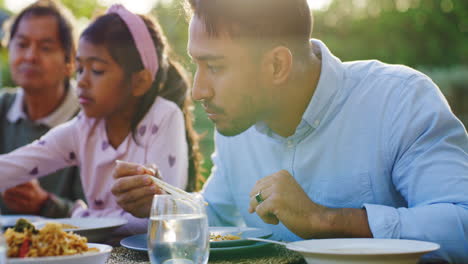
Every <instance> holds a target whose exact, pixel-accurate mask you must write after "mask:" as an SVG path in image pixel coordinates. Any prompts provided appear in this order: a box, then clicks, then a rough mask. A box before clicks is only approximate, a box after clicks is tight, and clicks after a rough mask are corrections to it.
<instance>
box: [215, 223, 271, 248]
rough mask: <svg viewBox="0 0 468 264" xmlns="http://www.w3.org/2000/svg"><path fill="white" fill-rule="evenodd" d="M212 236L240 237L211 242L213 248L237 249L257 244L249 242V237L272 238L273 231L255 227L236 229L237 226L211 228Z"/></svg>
mask: <svg viewBox="0 0 468 264" xmlns="http://www.w3.org/2000/svg"><path fill="white" fill-rule="evenodd" d="M209 231H210V235H222V236H225V235H233V236H239V239H236V240H222V241H211V242H210V247H211V248H219V247H236V246H245V245H249V244H255V243H256V242H255V241H252V240H247V238H248V237H255V238H268V237H270V236H271V234H272V233H271V231H270V230H268V229H261V228H253V227H235V226H225V227H224V226H210V228H209Z"/></svg>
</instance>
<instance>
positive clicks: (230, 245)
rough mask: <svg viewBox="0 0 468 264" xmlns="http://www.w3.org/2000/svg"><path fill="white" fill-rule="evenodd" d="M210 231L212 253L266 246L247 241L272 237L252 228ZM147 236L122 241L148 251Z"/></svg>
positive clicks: (140, 235) (264, 230) (269, 232)
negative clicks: (251, 238)
mask: <svg viewBox="0 0 468 264" xmlns="http://www.w3.org/2000/svg"><path fill="white" fill-rule="evenodd" d="M209 231H210V249H211V251H220V250H224V249H226V250H231V251H232V250H236V248H237V247H239V248H244V247H248V246H253V245H257V246H259V245H260V244H262V245H263V244H265V243H259V242H257V241H252V240H247V239H246V238H247V237H257V238H267V237H270V236H271V234H272V233H271V231H269V230H266V229H260V228H252V227H232V226H230V227H209ZM146 236H147V235H146V234H138V235H133V236H129V237H126V238H124V239H122V240H121V241H120V245H122V246H123V247H126V248H129V249H133V250H137V251H147V250H148V247H147V240H146Z"/></svg>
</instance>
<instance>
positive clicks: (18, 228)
mask: <svg viewBox="0 0 468 264" xmlns="http://www.w3.org/2000/svg"><path fill="white" fill-rule="evenodd" d="M25 229H29V230H31V232H32V233H33V234H37V233H39V231H38V230H37V229H36V227H35V226H34V225H33V224H31V222H29V221H28V220H26V219H24V218H20V219H18V220H17V221H16V224H15V227H14V230H15V232H20V233H22V232H24V230H25Z"/></svg>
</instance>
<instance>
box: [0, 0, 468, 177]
mask: <svg viewBox="0 0 468 264" xmlns="http://www.w3.org/2000/svg"><path fill="white" fill-rule="evenodd" d="M313 1H314V0H309V2H313ZM62 2H63V3H64V4H65V5H66V6H67V7H69V8H70V9H71V11H72V12H73V13H74V15H75V16H76V18H77V21H78V22H77V28H78V30H81V29H83V28H84V27H85V26H86V24H87V23H88V22H89V19H90V18H92V17H93V16H95V15H96V14H97V13H98V12H99V11H102V10H104V9H105V6H103V5H102V4H101V2H99V1H98V0H80V1H75V0H62ZM4 3H5V0H0V10H1V11H0V21H2V18H3V17H4V16H5V14H9V13H10V12H9V11H7V10H6V9H5V8H4ZM182 3H183V0H159V1H156V2H155V4H154V8H153V9H152V10H151V13H152V14H153V15H154V16H156V17H157V18H158V19H159V21H160V23H161V25H162V27H163V29H164V31H165V33H166V35H167V37H168V39H169V42H170V43H171V45H172V47H173V55H174V56H177V57H178V58H179V59H180V60H181V61H182V63H183V65H185V66H186V67H187V69H189V70H190V71H191V72H193V70H194V66H193V65H192V64H191V63H190V59H189V58H188V56H187V53H186V45H187V37H188V36H187V20H186V17H185V13H184V11H183V7H182ZM313 16H314V31H313V33H312V37H313V38H318V39H321V40H322V41H324V42H325V43H326V44H327V45H328V47H329V48H330V50H331V51H332V52H333V53H334V54H335V55H336V56H337V57H339V58H340V59H341V60H342V61H349V60H365V59H378V60H381V61H383V62H386V63H392V64H404V65H408V66H411V67H414V68H416V69H418V70H421V71H423V72H424V73H426V74H427V75H429V76H430V77H431V78H432V79H433V80H434V82H436V83H437V84H438V85H439V87H440V88H441V90H442V92H443V93H444V94H445V96H446V97H447V99H448V101H449V103H450V105H451V107H452V109H453V111H454V112H455V113H456V114H457V115H458V116H459V118H460V119H462V121H463V122H464V123H465V126H466V125H467V124H468V1H467V0H331V1H330V2H329V3H328V4H327V5H325V6H324V8H322V9H320V10H314V11H313ZM6 59H7V57H6V51H5V49H3V50H2V51H1V53H0V63H1V64H0V65H1V75H0V87H3V86H12V85H13V84H12V83H11V79H10V78H9V73H8V67H7V60H6ZM195 112H196V120H195V124H196V129H197V130H198V131H199V132H200V133H202V134H203V135H204V137H203V139H202V150H203V152H204V155H205V165H204V166H205V168H206V174H208V173H209V170H210V168H211V160H210V154H211V153H212V151H213V140H212V135H213V126H212V124H211V122H210V121H209V120H208V119H207V118H206V116H205V114H204V113H203V110H202V109H201V108H200V107H197V108H196V109H195Z"/></svg>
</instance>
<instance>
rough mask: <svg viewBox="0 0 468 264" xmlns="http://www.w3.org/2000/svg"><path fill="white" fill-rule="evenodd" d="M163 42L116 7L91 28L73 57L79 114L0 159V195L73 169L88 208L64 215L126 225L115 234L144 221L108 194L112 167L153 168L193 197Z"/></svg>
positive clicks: (184, 127) (178, 91) (137, 228)
mask: <svg viewBox="0 0 468 264" xmlns="http://www.w3.org/2000/svg"><path fill="white" fill-rule="evenodd" d="M164 42H165V40H164V38H163V36H162V34H161V33H160V30H159V28H158V27H157V24H155V23H154V22H152V21H151V20H150V19H148V18H146V17H143V16H138V15H135V14H133V13H131V12H129V11H128V10H126V9H125V8H124V7H123V6H121V5H114V6H112V7H111V8H110V9H109V10H108V12H107V14H106V15H104V16H101V17H99V18H98V19H97V20H96V21H94V22H93V23H92V24H91V25H90V26H89V27H88V28H87V29H86V30H85V31H84V32H83V33H82V35H81V37H80V41H79V45H78V51H77V56H76V61H77V86H78V87H77V93H78V97H79V102H80V104H81V107H82V112H81V113H79V114H78V116H77V117H76V118H74V119H73V120H71V121H69V122H67V123H65V124H63V125H61V126H59V127H56V128H55V129H52V130H50V131H49V132H48V133H47V134H46V135H44V136H43V137H42V138H41V139H40V140H37V141H35V142H33V143H31V144H29V145H27V146H25V147H22V148H20V149H17V150H16V151H14V152H11V153H9V154H6V155H1V156H0V168H1V171H2V173H1V175H0V180H1V183H0V187H1V188H0V189H1V190H5V189H7V188H9V187H12V186H15V185H17V184H19V183H22V182H26V181H29V180H31V179H34V178H37V177H40V176H43V175H47V174H49V173H50V172H52V171H56V170H58V169H61V168H64V167H68V166H73V165H78V166H80V170H81V179H82V183H83V189H84V192H85V195H86V198H87V201H88V206H89V208H85V207H82V206H77V207H76V208H75V210H74V211H73V213H72V216H74V217H86V216H93V217H99V216H107V217H123V218H126V219H127V220H128V224H127V225H125V226H124V227H123V228H121V229H120V230H119V231H118V233H119V234H121V235H127V234H134V233H141V232H145V231H146V229H147V219H140V218H135V217H133V216H132V215H130V214H129V213H127V212H125V211H124V210H123V209H122V208H120V207H119V206H118V205H117V203H116V200H115V197H114V196H113V195H112V194H111V192H110V189H111V186H112V182H113V178H112V169H113V167H114V165H115V161H116V160H125V161H130V162H137V163H142V164H155V165H156V166H157V167H158V169H159V171H160V172H161V175H160V177H162V179H163V180H165V181H166V182H168V183H170V184H172V185H175V186H178V187H180V188H186V189H188V190H193V189H194V187H195V183H196V181H197V175H198V173H196V172H197V170H196V169H197V168H198V166H199V161H200V160H199V158H200V156H199V154H198V153H196V152H197V149H198V148H197V141H196V134H195V132H194V130H193V129H192V126H191V119H190V116H189V114H190V112H189V111H188V110H187V109H188V107H189V104H190V101H189V99H188V98H187V97H186V94H187V78H185V77H184V75H183V72H182V71H181V68H180V67H178V66H176V64H174V63H173V62H172V61H170V60H169V59H168V57H167V47H165V44H164ZM161 94H162V95H166V97H167V98H168V99H169V100H168V99H164V98H163V97H161V96H159V95H161ZM175 102H176V103H175ZM181 109H182V110H183V111H184V112H185V122H184V114H183V112H182V111H181ZM186 131H187V132H186ZM187 141H189V144H187ZM187 145H191V148H188V146H187ZM189 149H190V150H189ZM189 156H190V157H191V159H190V163H191V165H189ZM189 167H190V169H191V171H192V173H190V177H188V171H189ZM193 172H195V173H193ZM155 188H156V187H155Z"/></svg>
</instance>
